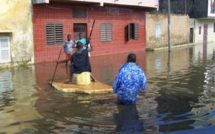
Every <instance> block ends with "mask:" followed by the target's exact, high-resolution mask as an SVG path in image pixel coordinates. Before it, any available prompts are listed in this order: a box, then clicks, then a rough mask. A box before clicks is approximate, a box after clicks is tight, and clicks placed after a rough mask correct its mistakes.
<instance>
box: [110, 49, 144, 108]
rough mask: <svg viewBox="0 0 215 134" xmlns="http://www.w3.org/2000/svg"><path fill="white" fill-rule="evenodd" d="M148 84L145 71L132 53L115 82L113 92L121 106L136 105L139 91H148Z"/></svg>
mask: <svg viewBox="0 0 215 134" xmlns="http://www.w3.org/2000/svg"><path fill="white" fill-rule="evenodd" d="M146 83H147V80H146V76H145V74H144V71H143V69H142V68H141V67H140V66H138V65H137V64H136V55H135V54H133V53H131V54H129V55H128V58H127V63H126V64H124V65H123V66H122V67H121V68H120V70H119V72H118V74H117V76H116V78H115V80H114V83H113V91H114V93H116V94H117V97H118V100H119V102H120V103H121V104H125V105H129V104H133V103H135V101H136V99H137V97H138V93H139V91H145V90H146Z"/></svg>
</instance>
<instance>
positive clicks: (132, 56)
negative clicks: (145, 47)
mask: <svg viewBox="0 0 215 134" xmlns="http://www.w3.org/2000/svg"><path fill="white" fill-rule="evenodd" d="M128 62H133V63H136V55H135V54H134V53H130V54H129V55H128V58H127V63H128Z"/></svg>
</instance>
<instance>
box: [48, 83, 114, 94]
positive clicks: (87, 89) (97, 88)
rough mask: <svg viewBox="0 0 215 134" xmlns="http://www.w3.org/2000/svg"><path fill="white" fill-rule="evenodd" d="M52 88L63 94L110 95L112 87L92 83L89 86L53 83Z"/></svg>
mask: <svg viewBox="0 0 215 134" xmlns="http://www.w3.org/2000/svg"><path fill="white" fill-rule="evenodd" d="M52 86H53V87H54V88H55V89H57V90H60V91H63V92H73V93H86V94H105V93H111V92H112V91H113V90H112V87H111V86H109V85H107V84H104V83H101V82H98V81H96V82H92V83H91V84H90V85H77V84H65V83H64V82H53V83H52Z"/></svg>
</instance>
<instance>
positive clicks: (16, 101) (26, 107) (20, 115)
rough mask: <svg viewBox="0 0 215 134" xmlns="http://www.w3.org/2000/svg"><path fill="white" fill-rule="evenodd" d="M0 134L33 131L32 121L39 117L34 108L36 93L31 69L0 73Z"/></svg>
mask: <svg viewBox="0 0 215 134" xmlns="http://www.w3.org/2000/svg"><path fill="white" fill-rule="evenodd" d="M2 77H4V78H5V79H3V81H2V79H1V87H2V88H1V91H3V92H1V97H0V120H1V123H0V133H18V132H25V131H31V130H32V131H33V130H34V127H33V125H34V122H33V121H34V120H37V119H39V118H40V117H41V116H40V114H39V113H38V112H37V110H36V109H35V107H34V104H35V101H36V97H34V93H36V91H35V89H34V84H35V81H34V80H35V79H34V70H33V68H31V67H29V68H21V69H14V70H11V71H10V72H8V71H6V72H3V73H1V78H2ZM6 85H7V86H6Z"/></svg>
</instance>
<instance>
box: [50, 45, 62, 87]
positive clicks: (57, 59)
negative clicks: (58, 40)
mask: <svg viewBox="0 0 215 134" xmlns="http://www.w3.org/2000/svg"><path fill="white" fill-rule="evenodd" d="M61 52H62V48H61V49H60V52H59V55H58V59H57V63H56V65H55V69H54V73H53V76H52V80H51V85H52V83H53V81H54V78H55V74H56V71H57V67H58V62H59V60H60V56H61Z"/></svg>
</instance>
